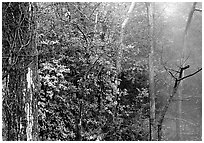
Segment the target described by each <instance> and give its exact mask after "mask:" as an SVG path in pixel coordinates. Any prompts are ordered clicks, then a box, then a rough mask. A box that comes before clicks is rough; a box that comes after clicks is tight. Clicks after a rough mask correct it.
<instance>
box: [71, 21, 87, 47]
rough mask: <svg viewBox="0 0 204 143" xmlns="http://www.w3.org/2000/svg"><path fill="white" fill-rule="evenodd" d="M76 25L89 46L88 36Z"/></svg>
mask: <svg viewBox="0 0 204 143" xmlns="http://www.w3.org/2000/svg"><path fill="white" fill-rule="evenodd" d="M74 25H76V26H77V29H78V30H79V31H80V32H81V33H82V35H83V37H84V39H85V41H86V44H87V45H89V43H88V40H87V38H86V35H85V34H84V32H83V31H82V30H81V28H80V27H79V26H78V25H77V24H74Z"/></svg>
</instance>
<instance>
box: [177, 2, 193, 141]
mask: <svg viewBox="0 0 204 143" xmlns="http://www.w3.org/2000/svg"><path fill="white" fill-rule="evenodd" d="M195 6H196V2H194V3H193V6H192V8H191V10H190V12H189V15H188V20H187V23H186V27H185V31H184V35H183V41H182V47H183V52H182V62H183V64H184V65H183V66H184V67H185V58H186V57H187V51H186V42H187V41H186V38H187V34H188V29H189V27H190V23H191V20H192V17H193V13H194V11H195ZM183 76H185V72H183ZM183 82H184V81H181V83H180V87H179V88H178V103H177V108H178V112H177V115H176V118H177V120H176V140H178V141H179V140H183V137H182V132H181V131H182V129H181V121H180V120H179V119H181V118H182V91H183Z"/></svg>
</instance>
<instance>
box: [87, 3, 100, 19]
mask: <svg viewBox="0 0 204 143" xmlns="http://www.w3.org/2000/svg"><path fill="white" fill-rule="evenodd" d="M100 4H101V2H99V3H98V4H97V5H96V6H95V8H94V9H93V11H92V13H91V14H90V16H89V18H91V16H92V15H93V13H94V11H95V10H96V9H97V7H98V6H99V5H100Z"/></svg>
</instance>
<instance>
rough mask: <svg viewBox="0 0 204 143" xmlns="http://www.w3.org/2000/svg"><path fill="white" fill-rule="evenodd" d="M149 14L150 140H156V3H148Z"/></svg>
mask: <svg viewBox="0 0 204 143" xmlns="http://www.w3.org/2000/svg"><path fill="white" fill-rule="evenodd" d="M146 6H147V16H148V25H149V32H148V33H149V46H150V51H149V98H150V121H149V128H150V131H149V134H150V135H149V140H156V124H155V91H154V48H155V44H156V42H155V33H154V25H155V24H154V23H155V22H154V9H155V3H151V4H150V3H146Z"/></svg>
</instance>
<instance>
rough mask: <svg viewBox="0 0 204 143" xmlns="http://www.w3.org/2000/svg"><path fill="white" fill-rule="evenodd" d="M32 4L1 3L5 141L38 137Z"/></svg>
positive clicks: (35, 138)
mask: <svg viewBox="0 0 204 143" xmlns="http://www.w3.org/2000/svg"><path fill="white" fill-rule="evenodd" d="M33 5H34V4H33V3H28V2H25V3H21V2H20V3H17V2H16V3H3V8H2V11H3V13H2V15H3V28H2V39H3V41H4V42H3V44H2V45H3V48H2V49H3V51H2V58H3V59H2V60H3V62H4V64H3V74H4V75H3V80H6V86H5V87H4V89H3V90H5V91H6V92H5V93H6V94H5V96H4V97H3V112H4V110H5V112H6V114H5V116H6V118H7V119H9V120H7V121H5V123H6V125H7V131H6V132H7V137H6V138H5V140H11V141H14V140H37V134H36V132H37V98H36V97H37V92H38V91H37V90H36V89H37V86H35V85H36V84H37V83H36V81H37V76H36V75H37V67H36V61H37V59H36V57H37V53H36V52H37V49H36V46H35V28H36V27H35V20H34V15H35V13H34V10H35V8H34V7H33ZM4 77H5V79H4ZM28 77H29V79H30V80H28ZM31 125H32V127H31ZM34 126H35V127H34ZM33 128H35V131H34V130H33ZM28 133H29V135H28Z"/></svg>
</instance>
